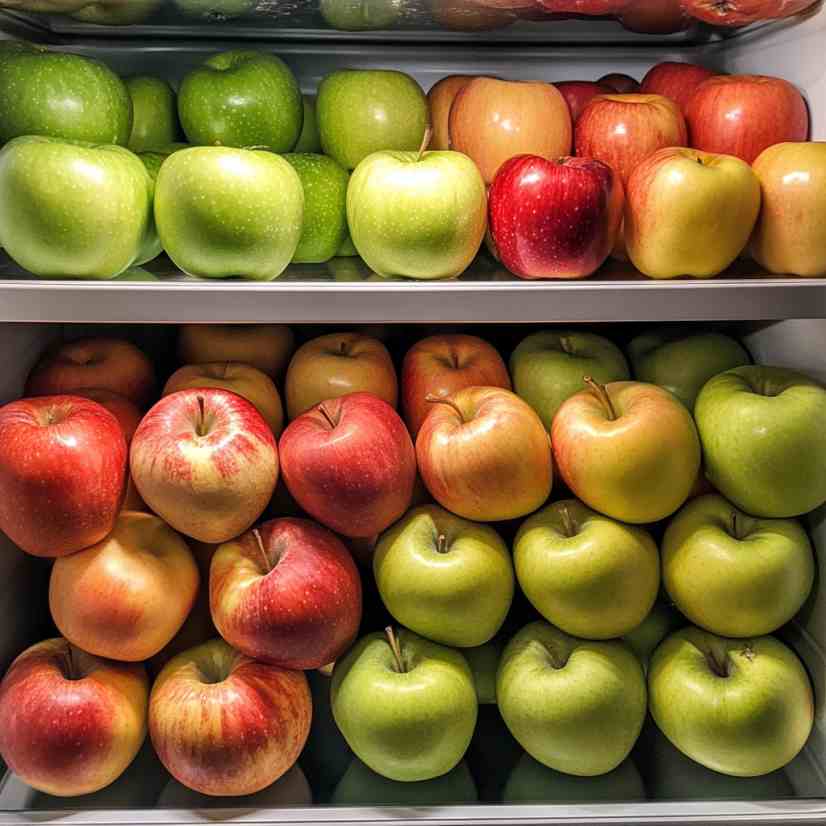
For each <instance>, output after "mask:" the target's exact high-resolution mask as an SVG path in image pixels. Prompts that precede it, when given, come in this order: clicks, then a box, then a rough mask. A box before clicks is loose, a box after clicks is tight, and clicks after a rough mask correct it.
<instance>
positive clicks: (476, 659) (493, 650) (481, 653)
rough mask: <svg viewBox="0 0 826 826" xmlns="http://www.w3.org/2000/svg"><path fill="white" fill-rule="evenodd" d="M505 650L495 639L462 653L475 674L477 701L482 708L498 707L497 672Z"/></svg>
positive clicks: (474, 682)
mask: <svg viewBox="0 0 826 826" xmlns="http://www.w3.org/2000/svg"><path fill="white" fill-rule="evenodd" d="M503 648H504V646H503V645H501V644H500V643H499V641H498V639H494V640H490V641H489V642H486V643H483V644H482V645H476V646H474V647H473V648H465V649H464V650H463V651H462V654H464V656H465V659H466V660H467V664H468V665H469V666H470V671H471V673H472V674H473V684H474V686H476V700H477V702H478V703H479V705H480V706H481V705H494V706H495V705H496V672H497V670H498V669H499V660H500V659H501V658H502V650H503Z"/></svg>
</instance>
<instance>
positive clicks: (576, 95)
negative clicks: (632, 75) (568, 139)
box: [554, 80, 614, 124]
mask: <svg viewBox="0 0 826 826" xmlns="http://www.w3.org/2000/svg"><path fill="white" fill-rule="evenodd" d="M554 86H556V88H557V89H559V91H560V92H561V93H562V97H564V98H565V102H566V103H567V104H568V110H569V111H570V113H571V121H572V122H573V123H574V124H575V123H576V122H577V121H578V120H579V116H580V115H581V114H582V112H583V110H584V109H585V107H586V106H587V105H588V104H589V103H590V102H591V101H592V100H593V99H594V98H595V97H597V95H610V94H612V93H613V92H614V89H613V87H611V86H606V85H605V84H603V83H596V82H595V81H592V80H565V81H562V82H561V83H554Z"/></svg>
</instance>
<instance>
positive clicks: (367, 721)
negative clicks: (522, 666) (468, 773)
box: [331, 629, 477, 782]
mask: <svg viewBox="0 0 826 826" xmlns="http://www.w3.org/2000/svg"><path fill="white" fill-rule="evenodd" d="M331 698H332V704H333V715H334V717H335V720H336V724H337V725H338V727H339V729H340V730H341V733H342V734H343V735H344V738H345V740H347V743H348V744H349V746H350V748H351V749H352V750H353V752H355V755H356V757H358V758H359V759H360V760H362V761H363V762H365V763H366V764H367V765H368V766H369V767H370V768H371V769H373V771H375V772H378V773H379V774H381V775H383V776H384V777H387V778H389V779H390V780H401V781H403V782H412V781H417V780H430V779H432V778H434V777H439V776H440V775H443V774H447V772H449V771H450V770H451V769H452V768H454V767H455V766H456V765H457V764H458V763H459V761H460V760H461V759H462V757H463V756H464V754H465V752H466V751H467V748H468V745H469V743H470V739H471V737H472V736H473V729H474V726H475V725H476V714H477V703H476V689H475V688H474V686H473V675H472V674H471V672H470V668H469V666H468V664H467V661H466V660H465V658H464V657H463V656H462V655H461V654H460V653H459V652H458V651H454V650H453V649H451V648H447V647H445V646H443V645H437V644H436V643H434V642H430V641H429V640H426V639H423V638H422V637H419V636H418V635H416V634H414V633H413V632H412V631H407V630H406V629H402V630H401V631H400V632H399V633H398V635H395V634H393V632H392V631H391V630H390V629H387V632H386V636H385V634H380V633H376V634H368V635H367V636H366V637H363V638H362V639H361V640H359V641H358V642H357V643H356V644H355V645H354V646H353V647H352V648H351V649H350V651H349V652H348V653H347V654H346V655H345V656H344V657H342V658H341V659H340V660H338V661H337V662H336V665H335V668H334V670H333V684H332V687H331Z"/></svg>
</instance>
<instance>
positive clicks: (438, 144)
mask: <svg viewBox="0 0 826 826" xmlns="http://www.w3.org/2000/svg"><path fill="white" fill-rule="evenodd" d="M473 77H474V76H473V75H448V76H447V77H443V78H442V79H441V80H440V81H439V82H438V83H437V84H436V85H435V86H434V87H433V88H432V89H431V90H430V91H429V92H428V93H427V105H428V106H429V107H430V126H431V128H432V129H433V136H432V137H431V139H430V147H429V148H430V149H436V150H447V149H450V131H449V125H448V124H449V119H450V108H451V107H452V106H453V101H454V100H455V99H456V95H458V94H459V92H461V91H462V89H464V88H465V86H467V85H468V83H470V81H471V80H473Z"/></svg>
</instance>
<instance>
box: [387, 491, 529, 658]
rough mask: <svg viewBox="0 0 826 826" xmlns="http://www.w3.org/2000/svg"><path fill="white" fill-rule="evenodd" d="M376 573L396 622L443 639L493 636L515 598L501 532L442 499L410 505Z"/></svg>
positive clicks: (462, 641) (478, 640) (458, 642)
mask: <svg viewBox="0 0 826 826" xmlns="http://www.w3.org/2000/svg"><path fill="white" fill-rule="evenodd" d="M373 575H374V576H375V578H376V585H377V586H378V589H379V596H381V599H382V602H384V604H385V606H386V607H387V610H388V611H389V612H390V613H391V614H392V615H393V618H394V619H395V620H396V621H397V622H399V623H401V624H402V625H404V626H406V627H407V628H409V629H410V630H411V631H415V632H416V633H417V634H421V635H422V636H423V637H426V638H427V639H429V640H433V641H434V642H440V643H443V644H444V645H453V646H458V647H461V648H470V647H472V646H477V645H482V644H483V643H486V642H488V641H489V640H490V639H491V638H492V637H493V636H494V634H496V632H497V631H498V630H499V629H500V628H501V627H502V623H503V622H504V621H505V617H506V616H507V613H508V610H509V609H510V606H511V601H512V600H513V590H514V576H513V563H512V562H511V555H510V551H509V550H508V547H507V545H505V543H504V542H503V541H502V538H501V537H500V536H499V534H498V533H496V531H495V530H494V529H493V528H491V527H490V526H488V525H477V524H475V523H473V522H469V521H467V520H466V519H462V518H460V517H458V516H455V515H454V514H452V513H450V512H449V511H446V510H444V509H443V508H440V507H439V506H438V505H424V506H423V507H420V508H415V509H414V510H412V511H408V513H407V514H406V515H405V516H403V517H402V518H401V519H400V520H399V521H398V522H396V524H395V525H393V526H392V527H391V528H389V529H388V530H387V531H385V533H383V534H382V535H381V537H380V539H379V542H378V545H377V546H376V552H375V554H374V556H373Z"/></svg>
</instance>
